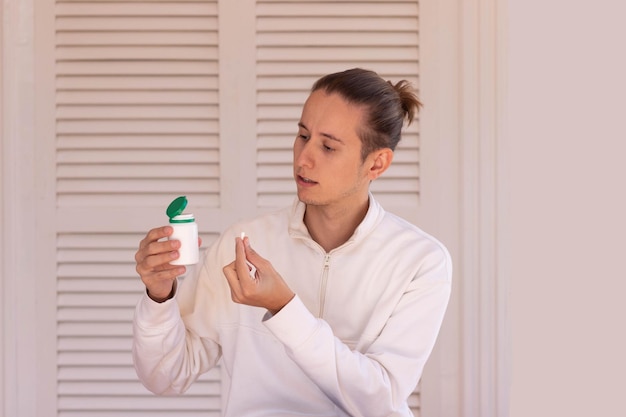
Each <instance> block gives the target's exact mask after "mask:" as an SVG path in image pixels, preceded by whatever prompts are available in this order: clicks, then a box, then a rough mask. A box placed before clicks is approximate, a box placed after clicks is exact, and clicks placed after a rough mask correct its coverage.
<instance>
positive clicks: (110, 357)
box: [42, 0, 420, 417]
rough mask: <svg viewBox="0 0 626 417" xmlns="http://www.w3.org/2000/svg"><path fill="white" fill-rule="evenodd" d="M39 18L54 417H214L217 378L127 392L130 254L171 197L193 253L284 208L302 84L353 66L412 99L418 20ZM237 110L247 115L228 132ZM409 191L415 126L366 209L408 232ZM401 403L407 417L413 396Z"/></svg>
mask: <svg viewBox="0 0 626 417" xmlns="http://www.w3.org/2000/svg"><path fill="white" fill-rule="evenodd" d="M47 1H48V2H49V3H50V7H49V10H51V11H53V13H54V17H55V24H54V33H49V36H50V39H49V40H45V41H42V42H50V43H51V44H53V46H52V48H53V50H54V53H53V55H54V73H55V76H54V83H55V92H54V112H55V114H54V140H55V153H56V167H55V168H56V170H55V172H54V173H51V175H54V176H55V179H56V181H55V184H56V216H57V222H56V228H57V230H56V235H57V271H56V279H57V360H58V361H57V369H58V373H57V387H58V392H57V394H58V410H57V411H58V413H57V415H58V416H59V417H78V416H80V417H122V416H124V417H126V416H132V417H140V416H163V417H165V416H167V417H174V416H176V417H192V416H204V417H206V416H218V415H219V414H220V408H221V399H220V393H221V386H220V374H219V369H216V370H214V371H212V372H210V373H209V374H208V375H206V376H204V377H202V378H201V381H199V382H198V383H196V384H195V385H194V386H193V387H192V388H191V389H190V391H189V392H188V393H187V394H186V395H184V396H182V397H156V396H153V395H152V394H150V393H148V392H147V391H146V390H145V389H144V388H143V387H142V386H141V384H140V383H139V382H138V381H137V378H136V375H135V372H134V370H133V368H132V363H131V356H130V346H131V325H130V323H131V319H132V313H133V308H134V305H135V303H136V301H137V299H138V297H139V295H140V294H141V292H142V291H143V287H142V285H141V282H140V281H139V279H138V278H137V276H136V273H135V271H134V260H133V255H134V252H135V250H136V247H137V245H138V242H139V240H140V239H141V238H142V237H143V235H144V233H145V232H146V231H147V230H148V229H149V228H151V227H154V226H157V225H162V224H164V223H165V222H166V220H167V219H166V217H165V213H164V211H165V207H166V206H167V204H168V203H169V201H171V200H172V199H173V198H174V197H176V196H178V195H186V196H187V197H188V198H189V202H190V203H189V204H190V205H189V211H190V212H193V213H194V214H196V217H197V218H198V222H199V226H200V232H201V235H202V237H203V240H204V246H207V245H209V244H210V243H211V242H212V241H213V240H214V239H215V238H216V236H217V235H218V234H219V232H220V231H221V230H222V229H223V228H224V227H225V226H226V225H228V224H230V223H231V222H232V221H235V220H236V219H238V218H240V217H243V216H248V215H250V214H254V213H255V212H260V211H264V210H268V209H272V208H275V207H278V206H283V205H285V204H289V203H290V202H291V201H292V198H293V191H294V189H295V188H294V185H293V180H292V178H291V159H292V152H291V147H292V143H293V140H294V137H295V133H296V130H297V127H296V123H297V121H298V118H299V116H300V110H301V106H302V104H303V102H304V100H305V99H306V97H307V95H308V90H309V88H310V86H311V84H312V83H313V81H314V80H315V79H317V78H318V77H319V76H321V75H324V74H325V73H328V72H333V71H338V70H343V69H346V68H349V67H355V66H361V67H366V68H370V69H373V70H375V71H377V72H379V73H380V74H381V75H382V76H384V77H386V78H388V79H391V80H393V81H397V80H400V79H409V80H410V81H412V82H414V83H415V84H417V83H418V76H417V74H418V70H419V62H418V55H419V54H418V52H419V51H418V14H417V12H418V7H417V2H416V1H388V2H371V1H344V2H335V1H267V0H266V1H262V0H259V1H256V2H255V1H253V0H245V1H241V2H239V3H235V2H234V0H221V1H218V0H214V1H208V0H207V1H204V0H189V1H174V0H171V1H167V0H154V1H149V0H146V1H133V0H119V1H114V0H100V1H75V0H57V1H56V2H55V1H53V0H47ZM236 4H238V6H237V5H236ZM237 7H239V8H242V7H245V8H246V9H245V10H241V11H240V13H239V14H238V13H237ZM220 12H224V13H222V14H220ZM242 16H244V17H242ZM245 16H248V17H245ZM251 21H252V24H253V30H252V29H250V28H248V27H246V25H247V24H248V23H250V22H251ZM238 32H241V33H243V34H242V35H241V36H240V37H239V35H238ZM244 32H245V33H244ZM237 48H240V50H241V51H253V54H254V57H250V62H251V65H245V62H243V63H241V64H240V65H237V56H236V55H234V57H233V56H232V55H231V54H230V51H234V50H235V49H237ZM220 60H221V61H220ZM226 60H230V61H228V62H224V61H226ZM246 62H247V61H246ZM220 71H222V72H220ZM237 77H239V78H237ZM239 79H246V80H253V84H252V88H251V89H250V91H249V92H247V93H246V92H244V93H242V94H243V96H242V95H241V94H239V95H237V94H234V93H232V91H233V90H236V89H237V88H238V87H241V88H243V86H246V84H245V82H242V83H241V84H237V83H236V81H237V80H239ZM233 80H235V83H233ZM231 93H232V94H231ZM246 94H248V96H246ZM242 97H243V98H242ZM246 97H251V100H248V99H246ZM242 102H243V104H242ZM250 102H253V103H250ZM254 102H255V103H254ZM247 104H251V105H252V106H253V111H252V113H251V114H248V113H247V112H245V111H242V112H241V113H237V114H235V112H237V108H238V106H244V105H247ZM248 116H251V117H248ZM242 126H243V128H242ZM242 129H243V131H246V129H247V130H248V131H250V132H253V134H251V135H249V137H248V136H246V135H240V134H238V133H237V132H241V130H242ZM233 136H238V137H233ZM241 161H243V162H241ZM250 161H252V163H250V164H249V163H247V162H250ZM244 162H245V163H244ZM419 181H420V178H419V135H418V123H417V121H416V122H415V123H414V125H413V126H411V127H410V128H409V129H408V130H407V132H406V133H405V135H404V137H403V140H402V142H401V143H400V145H399V148H398V150H397V152H396V155H395V158H394V164H393V165H392V167H391V168H390V170H389V171H388V172H387V173H386V174H385V175H384V176H383V177H382V178H381V179H379V180H377V181H376V182H375V183H374V185H373V191H374V193H375V194H376V195H377V197H378V198H379V199H380V200H381V202H382V203H383V205H385V206H386V207H387V208H388V209H389V210H390V211H394V212H396V213H398V214H400V215H402V216H403V217H405V218H407V219H409V220H411V221H417V218H418V214H419V210H420V195H419ZM250 184H252V185H251V186H250ZM254 184H255V185H256V192H255V191H254V190H252V189H251V187H254ZM238 190H243V191H244V192H243V193H241V192H237V191H238ZM239 194H241V196H239ZM250 196H253V197H252V198H251V197H250ZM249 203H252V208H250V204H249ZM411 402H412V405H413V407H414V410H415V414H416V415H419V393H417V392H416V393H415V394H414V396H413V397H412V398H411Z"/></svg>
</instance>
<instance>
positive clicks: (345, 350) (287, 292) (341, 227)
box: [133, 69, 452, 417]
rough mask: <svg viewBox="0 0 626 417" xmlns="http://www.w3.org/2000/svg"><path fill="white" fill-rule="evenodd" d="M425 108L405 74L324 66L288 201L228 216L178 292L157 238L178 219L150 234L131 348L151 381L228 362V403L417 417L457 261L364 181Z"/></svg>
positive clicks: (305, 120) (239, 412) (247, 408)
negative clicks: (255, 213) (242, 216)
mask: <svg viewBox="0 0 626 417" xmlns="http://www.w3.org/2000/svg"><path fill="white" fill-rule="evenodd" d="M418 108H419V101H418V100H417V97H416V96H415V94H414V92H413V90H412V89H411V86H410V84H409V83H407V82H406V81H401V82H399V83H397V84H395V85H393V84H391V83H388V82H386V81H385V80H383V79H382V78H380V77H379V76H378V75H377V74H376V73H374V72H371V71H366V70H362V69H352V70H348V71H344V72H340V73H335V74H330V75H327V76H325V77H322V78H321V79H320V80H318V81H317V82H316V83H315V84H314V86H313V88H312V92H311V94H310V96H309V98H308V99H307V101H306V103H305V105H304V108H303V111H302V116H301V118H300V121H299V123H298V135H297V137H296V139H295V143H294V148H293V149H294V160H293V169H294V180H295V181H296V184H297V190H298V198H297V199H295V201H294V204H293V205H292V206H291V207H288V208H285V209H283V210H281V211H277V212H275V213H272V214H267V215H263V216H261V217H259V218H257V219H254V220H251V221H248V222H243V223H241V224H237V225H234V226H232V227H231V228H229V229H228V230H227V231H225V232H224V233H223V234H222V236H221V237H220V239H219V240H218V241H217V242H216V243H215V244H213V245H212V246H211V247H210V248H209V249H208V251H207V253H206V256H205V258H204V260H203V261H202V265H201V267H200V268H199V269H198V272H197V273H196V274H194V275H192V276H189V277H187V278H186V279H185V281H184V284H183V285H181V288H179V289H177V285H176V277H177V276H180V275H182V274H183V273H184V272H185V269H184V267H180V266H173V265H170V264H169V262H171V261H172V260H173V259H176V257H177V256H178V253H177V251H176V249H177V248H178V242H177V241H161V239H162V238H164V237H167V236H169V235H170V234H171V228H169V227H167V226H166V227H161V228H156V229H153V230H151V231H150V232H149V233H148V234H147V236H146V238H145V239H144V240H142V242H141V244H140V248H139V250H138V251H137V254H136V261H137V272H138V273H139V275H140V276H141V279H142V281H143V282H144V284H145V285H146V288H147V291H146V295H145V296H144V297H142V299H141V300H140V301H139V303H138V305H137V309H136V314H135V321H134V345H133V358H134V361H135V367H136V370H137V373H138V375H139V377H140V379H141V381H142V382H143V383H144V385H145V386H146V387H147V388H148V389H150V390H151V391H153V392H155V393H157V394H165V393H181V392H184V391H185V390H186V389H187V388H188V387H189V386H190V385H191V384H192V383H193V382H194V381H195V380H196V378H197V377H198V376H199V375H200V374H202V373H204V372H206V371H207V370H209V369H210V368H211V367H213V366H215V365H216V364H217V362H218V361H219V360H221V365H222V366H223V369H224V371H225V372H224V374H225V377H226V381H224V384H225V387H224V388H225V391H224V396H225V398H224V415H226V416H236V417H243V416H271V417H280V416H294V415H298V416H381V417H383V416H385V417H388V416H411V415H412V414H411V411H410V409H409V406H408V404H407V398H408V397H409V395H410V394H411V392H412V391H413V390H414V389H415V387H416V385H417V383H418V381H419V378H420V376H421V373H422V370H423V367H424V364H425V362H426V360H427V358H428V356H429V355H430V352H431V350H432V348H433V345H434V343H435V340H436V337H437V334H438V332H439V328H440V326H441V322H442V320H443V316H444V312H445V309H446V306H447V303H448V299H449V296H450V282H451V274H452V265H451V261H450V256H449V254H448V251H447V250H446V248H445V247H444V246H443V245H442V244H441V243H439V242H438V241H437V240H436V239H434V238H432V237H431V236H429V235H427V234H426V233H424V232H423V231H421V230H420V229H419V228H417V227H416V226H413V225H411V224H409V223H408V222H406V221H404V220H402V219H400V218H398V217H396V216H394V215H392V214H390V213H387V212H385V211H384V209H383V208H382V207H381V206H380V205H379V204H378V202H377V201H376V200H375V199H374V197H373V195H372V194H371V193H370V192H369V185H370V183H371V181H373V180H375V179H376V178H378V177H379V176H380V175H381V174H383V173H384V172H385V170H386V169H387V168H388V167H389V165H390V164H391V161H392V159H393V150H394V149H395V147H396V144H397V143H398V141H399V140H400V131H401V129H402V126H403V123H404V121H405V120H406V121H408V123H410V122H411V121H412V119H413V116H414V114H415V112H416V111H417V110H418ZM242 231H243V232H245V233H246V234H247V235H248V236H250V237H251V240H250V239H249V238H247V237H246V238H244V239H243V240H242V239H241V238H240V237H239V234H240V232H242ZM233 237H235V238H234V239H233ZM247 262H250V263H251V264H252V265H254V267H255V268H256V273H255V274H254V275H253V276H251V275H250V268H249V266H248V264H247Z"/></svg>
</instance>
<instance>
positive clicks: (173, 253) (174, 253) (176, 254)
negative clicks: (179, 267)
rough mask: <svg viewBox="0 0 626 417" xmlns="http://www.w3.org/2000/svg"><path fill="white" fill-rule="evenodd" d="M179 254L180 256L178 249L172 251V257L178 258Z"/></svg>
mask: <svg viewBox="0 0 626 417" xmlns="http://www.w3.org/2000/svg"><path fill="white" fill-rule="evenodd" d="M178 256H179V254H178V251H175V252H170V258H172V259H176V258H178Z"/></svg>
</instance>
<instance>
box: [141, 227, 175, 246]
mask: <svg viewBox="0 0 626 417" xmlns="http://www.w3.org/2000/svg"><path fill="white" fill-rule="evenodd" d="M173 232H174V229H173V228H172V227H171V226H162V227H156V228H154V229H152V230H150V231H149V232H148V233H147V234H146V237H145V238H143V240H142V241H141V242H140V243H139V247H140V248H143V247H145V246H148V245H149V244H150V243H152V242H155V241H157V240H159V239H163V238H164V237H168V236H170V235H171V234H172V233H173Z"/></svg>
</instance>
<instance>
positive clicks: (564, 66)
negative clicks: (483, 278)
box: [501, 0, 626, 417]
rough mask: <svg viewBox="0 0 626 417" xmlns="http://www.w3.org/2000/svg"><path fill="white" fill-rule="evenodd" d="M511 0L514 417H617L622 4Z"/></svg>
mask: <svg viewBox="0 0 626 417" xmlns="http://www.w3.org/2000/svg"><path fill="white" fill-rule="evenodd" d="M507 5H508V12H509V18H508V38H509V39H508V43H509V48H508V95H507V100H506V101H507V110H508V120H507V130H508V135H507V137H506V138H505V140H504V141H503V143H502V146H504V147H506V154H507V155H508V156H507V159H508V161H507V162H508V164H507V166H506V167H505V169H506V172H507V175H508V179H507V181H506V187H505V188H506V190H507V191H508V193H509V199H508V205H507V207H503V208H502V209H501V214H502V215H503V216H505V222H504V225H505V226H506V235H507V236H508V241H507V245H506V248H504V249H506V251H505V253H504V254H502V258H501V260H502V261H503V264H504V266H505V269H506V270H507V273H508V274H509V276H510V277H511V280H510V283H511V285H510V307H511V309H510V311H511V318H512V320H511V331H512V354H513V362H512V363H513V365H512V389H511V413H510V416H511V417H527V416H623V415H626V413H625V412H624V410H626V405H624V401H623V390H624V388H625V387H626V385H625V384H624V375H625V374H626V359H625V357H626V355H625V352H626V330H624V329H626V323H625V318H626V310H625V308H624V306H625V305H626V303H625V302H624V297H625V296H626V286H625V284H624V282H626V267H625V266H624V258H625V254H626V240H625V239H624V236H625V235H626V222H625V220H624V215H625V213H626V203H625V200H626V163H625V155H626V145H625V142H626V128H625V124H624V120H625V119H626V104H625V103H626V101H625V98H626V82H625V80H624V76H625V75H626V46H625V40H626V25H625V24H624V17H625V16H626V6H625V5H624V2H622V1H618V0H616V1H610V0H600V1H595V2H582V1H565V0H551V1H546V0H530V1H529V0H526V1H508V2H507Z"/></svg>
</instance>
